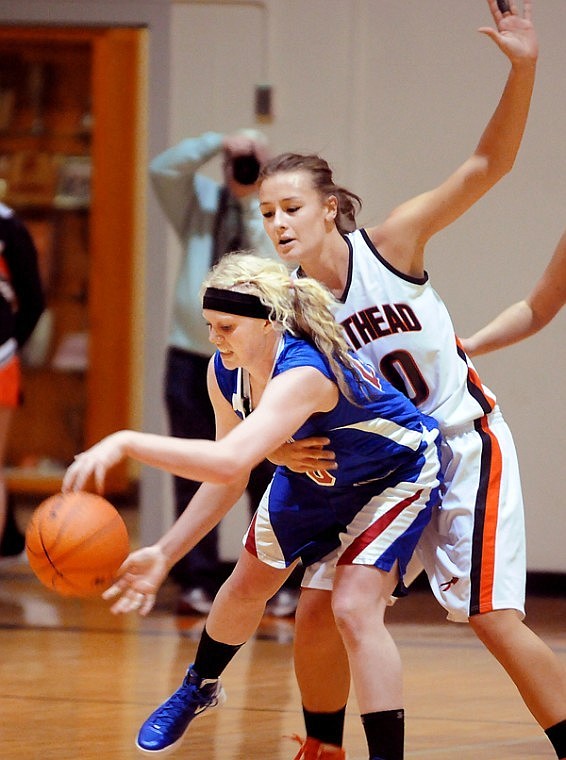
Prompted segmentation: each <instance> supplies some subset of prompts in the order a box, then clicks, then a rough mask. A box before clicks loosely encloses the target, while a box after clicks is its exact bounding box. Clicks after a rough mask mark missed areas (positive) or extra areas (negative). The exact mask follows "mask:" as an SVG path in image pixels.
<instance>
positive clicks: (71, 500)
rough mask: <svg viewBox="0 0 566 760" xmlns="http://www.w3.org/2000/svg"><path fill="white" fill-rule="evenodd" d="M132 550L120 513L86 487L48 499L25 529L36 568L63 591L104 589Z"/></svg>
mask: <svg viewBox="0 0 566 760" xmlns="http://www.w3.org/2000/svg"><path fill="white" fill-rule="evenodd" d="M128 552H129V540H128V531H127V529H126V525H125V523H124V521H123V519H122V517H121V516H120V514H119V513H118V512H117V510H116V509H115V508H114V507H113V506H112V504H110V502H109V501H107V500H106V499H104V498H103V497H102V496H98V495H96V494H93V493H87V492H86V491H76V492H72V493H58V494H55V495H54V496H50V497H49V498H48V499H45V501H42V502H41V504H40V505H39V506H38V507H37V509H36V510H35V512H34V513H33V515H32V516H31V519H30V521H29V523H28V526H27V529H26V554H27V557H28V560H29V564H30V567H31V569H32V570H33V572H34V573H35V574H36V576H37V577H38V578H39V580H40V581H41V582H42V583H43V585H44V586H47V588H50V589H52V590H53V591H56V592H57V593H58V594H62V595H64V596H81V597H88V596H96V595H98V594H101V593H102V592H103V591H104V590H105V589H107V588H108V587H109V586H110V585H111V584H112V581H113V579H114V576H115V575H116V571H117V570H118V568H119V567H120V565H121V564H122V562H123V561H124V560H125V559H126V557H127V555H128Z"/></svg>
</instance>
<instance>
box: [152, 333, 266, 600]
mask: <svg viewBox="0 0 566 760" xmlns="http://www.w3.org/2000/svg"><path fill="white" fill-rule="evenodd" d="M208 361H209V359H208V357H206V356H200V355H198V354H192V353H188V352H187V351H181V350H179V349H176V348H170V349H169V351H168V354H167V366H166V375H165V401H166V405H167V413H168V416H169V429H170V433H171V435H173V436H176V437H177V438H207V439H209V440H213V439H214V434H215V425H214V412H213V410H212V405H211V403H210V400H209V398H208V390H207V387H206V370H207V367H208ZM273 471H274V466H273V465H272V464H271V462H268V461H267V460H264V461H263V462H261V463H260V464H259V465H258V466H257V467H256V468H255V469H254V470H252V473H251V476H250V481H249V483H248V488H247V491H248V496H249V501H250V512H251V514H252V515H253V513H254V512H255V510H256V509H257V506H258V504H259V502H260V499H261V497H262V496H263V493H264V491H265V489H266V488H267V486H268V485H269V482H270V480H271V477H272V475H273ZM199 486H200V483H197V482H195V481H194V480H186V479H185V478H179V477H174V488H175V508H176V514H177V517H178V516H179V515H180V514H181V513H182V512H183V511H184V509H185V507H186V506H187V504H188V503H189V501H190V500H191V499H192V497H193V496H194V494H195V492H196V491H197V489H198V488H199ZM171 575H172V577H173V578H174V579H175V580H176V581H177V582H178V583H179V585H180V586H181V587H182V588H183V589H189V588H195V587H200V588H204V589H205V590H206V591H208V593H209V594H211V595H214V594H215V593H216V591H217V590H218V587H219V585H220V583H221V580H222V576H221V563H220V562H219V558H218V529H217V528H215V529H214V530H212V531H211V532H210V533H209V534H208V535H207V536H205V537H204V538H203V539H202V541H200V542H199V543H198V544H197V545H196V546H195V547H194V549H192V550H191V551H190V552H189V553H188V554H186V555H185V556H184V557H183V559H181V560H180V561H179V562H178V563H177V564H176V565H175V566H174V567H173V569H172V571H171Z"/></svg>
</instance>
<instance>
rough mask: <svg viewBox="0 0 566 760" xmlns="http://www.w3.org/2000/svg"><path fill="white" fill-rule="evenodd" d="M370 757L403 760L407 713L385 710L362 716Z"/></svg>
mask: <svg viewBox="0 0 566 760" xmlns="http://www.w3.org/2000/svg"><path fill="white" fill-rule="evenodd" d="M361 717H362V724H363V727H364V731H365V734H366V739H367V743H368V749H369V755H370V758H373V760H403V748H404V744H405V711H404V710H383V711H382V712H374V713H366V714H365V715H362V716H361Z"/></svg>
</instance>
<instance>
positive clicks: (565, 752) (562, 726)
mask: <svg viewBox="0 0 566 760" xmlns="http://www.w3.org/2000/svg"><path fill="white" fill-rule="evenodd" d="M544 733H545V734H546V735H547V736H548V738H549V739H550V743H551V744H552V746H553V747H554V751H555V752H556V757H559V758H561V759H562V758H564V757H566V720H561V721H560V723H556V725H554V726H551V727H550V728H547V729H546V731H545V732H544Z"/></svg>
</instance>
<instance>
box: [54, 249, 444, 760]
mask: <svg viewBox="0 0 566 760" xmlns="http://www.w3.org/2000/svg"><path fill="white" fill-rule="evenodd" d="M333 303H334V299H333V298H332V296H331V294H330V293H329V291H328V290H327V289H326V288H324V287H323V286H322V285H320V284H319V283H318V282H316V281H315V280H310V279H308V278H305V279H302V280H300V281H296V282H294V281H293V280H292V279H291V278H290V275H289V272H288V270H287V268H286V267H285V266H284V265H283V264H281V263H280V262H277V261H271V262H270V261H266V260H265V259H260V258H259V257H257V256H253V255H250V254H243V253H241V254H235V255H229V256H226V257H224V258H223V259H222V260H221V262H220V263H219V264H217V266H216V267H215V268H214V269H213V270H212V273H211V274H210V276H209V277H208V278H207V280H205V282H204V297H203V313H204V316H205V319H206V321H207V322H208V325H209V334H210V340H211V341H212V343H213V344H214V345H215V346H216V349H217V350H216V354H215V355H214V356H213V357H212V359H211V362H210V365H209V372H208V384H209V392H210V397H211V401H212V404H213V407H214V410H215V416H216V425H217V440H216V441H214V442H213V441H205V440H194V439H193V440H187V439H179V438H172V437H165V436H158V435H149V434H144V433H137V432H134V431H121V432H119V433H116V434H114V435H111V436H109V437H108V438H105V439H104V440H102V441H101V442H100V443H98V444H97V445H95V446H94V447H93V448H91V449H89V450H88V451H86V452H84V453H83V454H80V455H79V456H78V457H77V458H76V460H75V463H74V464H73V465H71V467H70V468H69V470H68V471H67V474H66V476H65V481H64V490H69V489H80V488H83V487H85V486H86V485H87V484H88V481H89V479H90V477H91V476H92V475H94V476H95V480H96V483H97V486H98V487H99V489H100V488H102V487H103V481H104V475H105V473H106V470H107V469H108V468H109V467H111V466H113V465H114V464H115V463H117V462H118V461H119V460H121V459H122V458H123V457H126V456H130V457H132V458H134V459H137V460H138V461H140V462H143V463H144V464H149V465H152V466H155V467H160V468H162V469H165V470H167V471H169V472H172V473H173V474H176V475H180V476H182V477H189V478H191V479H194V480H200V481H202V485H201V487H200V489H199V491H198V492H197V494H196V495H195V496H194V498H193V499H192V501H191V502H190V503H189V506H188V507H187V509H186V510H185V512H184V513H183V515H181V516H180V518H179V519H178V520H177V522H176V523H175V525H174V526H173V527H172V528H171V529H170V530H169V531H168V532H167V533H166V534H165V535H164V536H163V537H162V538H161V539H160V540H159V541H158V542H157V543H156V544H155V545H153V546H151V547H146V548H143V549H141V550H138V551H135V552H133V553H132V554H131V555H130V556H129V558H128V559H127V560H126V561H125V563H124V565H123V566H122V568H121V571H120V572H121V578H120V579H119V580H118V581H117V583H116V584H115V586H114V587H113V588H112V589H110V591H109V592H107V595H110V596H111V595H113V594H114V593H120V592H122V596H121V597H120V599H118V601H117V602H116V603H115V605H114V606H113V611H114V612H128V611H130V610H139V611H140V612H141V613H142V614H146V613H147V612H148V611H149V610H150V608H151V606H152V605H153V602H154V599H155V593H156V591H157V588H158V587H159V585H160V584H161V583H162V581H163V580H164V578H165V577H166V576H167V572H168V570H169V569H170V568H171V566H172V565H173V563H174V562H175V561H177V559H178V558H179V557H181V556H183V554H185V553H186V552H187V551H188V550H189V549H190V548H191V547H192V546H194V544H195V543H196V542H197V541H198V540H200V538H202V536H203V535H205V533H206V532H207V531H208V530H210V529H211V528H212V527H213V526H214V525H215V524H216V523H217V522H218V521H219V520H220V519H221V518H222V516H223V515H224V514H225V513H226V512H227V511H228V510H229V509H230V507H231V506H232V505H233V504H234V503H236V501H237V500H238V498H239V497H240V495H241V494H242V493H243V491H244V489H245V487H246V483H247V479H248V477H249V473H250V470H251V468H252V467H254V465H255V464H256V463H257V462H259V461H260V460H261V459H263V458H264V457H265V456H266V455H267V454H269V453H270V452H271V451H273V450H275V449H276V448H278V447H279V446H281V445H282V444H283V443H284V442H285V441H287V440H289V439H290V438H295V439H301V438H304V437H312V436H316V437H320V436H324V437H327V438H328V439H329V440H330V442H331V445H332V447H333V450H334V452H335V454H336V463H337V465H338V467H337V468H335V469H333V470H332V472H329V471H326V470H324V469H319V470H316V471H311V472H308V473H297V472H293V471H291V470H289V469H287V468H286V467H283V466H282V467H278V468H277V469H276V472H275V475H274V477H273V480H272V483H271V485H270V487H269V488H268V490H267V491H266V494H265V495H264V497H263V499H262V501H261V503H260V506H259V508H258V510H257V512H256V514H255V516H254V518H253V520H252V523H251V525H250V527H249V529H248V532H247V535H246V537H245V539H244V549H243V550H242V553H241V556H240V558H239V560H238V562H237V565H236V568H235V570H234V572H233V573H232V575H231V576H230V578H229V579H228V580H227V581H226V583H225V584H224V585H223V586H222V588H221V589H220V591H219V592H218V595H217V596H216V598H215V600H214V602H213V605H212V610H211V612H210V615H209V617H208V619H207V622H206V626H205V630H204V632H203V635H202V638H201V641H200V643H199V647H198V651H197V654H196V659H195V662H194V664H193V665H192V666H191V667H189V670H188V672H187V675H186V677H185V680H184V681H183V684H182V685H181V687H180V688H179V689H178V690H177V691H176V692H175V693H174V694H173V695H172V696H171V697H170V698H169V699H168V700H167V701H166V702H165V703H164V704H163V705H161V706H160V707H158V708H157V710H156V711H155V712H153V713H152V715H151V716H150V717H149V718H148V719H147V721H146V722H145V723H144V724H143V725H142V727H141V729H140V732H139V734H138V739H137V745H138V748H139V749H140V750H142V751H144V752H147V753H150V754H151V753H160V752H163V751H165V750H167V749H171V748H172V747H173V746H175V745H176V744H177V743H178V742H180V741H181V739H182V736H183V733H184V732H185V730H186V728H187V726H188V725H189V723H190V721H191V720H192V719H193V718H194V717H195V716H196V715H200V714H202V713H203V712H204V711H205V710H208V709H210V708H212V707H215V706H216V705H218V704H219V703H221V702H222V701H223V699H224V694H223V691H222V687H221V685H220V681H219V676H220V674H221V673H222V671H223V670H224V668H225V667H226V665H227V664H228V663H229V661H230V660H231V659H232V657H233V656H234V655H235V654H236V652H237V651H238V649H239V648H240V646H241V645H242V644H243V643H244V642H245V641H247V639H248V638H249V637H250V636H251V635H252V634H253V633H254V631H255V629H256V628H257V626H258V624H259V622H260V620H261V617H262V615H263V611H264V608H265V604H266V602H267V600H268V599H270V598H271V597H272V596H273V594H274V593H275V592H276V591H277V590H278V588H279V587H280V586H281V585H282V583H284V581H285V580H286V578H287V577H288V576H289V574H290V572H291V571H292V569H293V568H294V567H295V565H296V563H297V562H299V561H302V562H303V564H304V565H306V566H308V565H311V564H313V563H316V562H318V561H320V560H321V559H322V558H323V557H324V559H325V572H326V577H328V578H332V580H333V593H332V607H333V614H334V616H335V619H336V623H337V625H338V628H339V630H340V635H341V637H342V639H343V641H344V646H345V648H346V650H347V651H348V653H349V656H350V662H351V667H352V674H353V681H354V685H355V689H356V694H357V699H358V703H359V707H360V711H361V713H362V718H363V716H364V715H366V714H368V715H369V714H374V713H379V714H381V715H384V716H385V715H387V716H390V720H389V721H388V729H387V730H386V731H381V730H380V731H376V730H375V727H374V725H373V724H369V725H368V726H366V727H365V730H366V735H367V741H368V750H369V756H370V758H372V759H375V760H380V759H383V760H399V758H402V757H403V744H404V725H403V721H402V719H401V718H402V714H403V696H402V679H401V663H400V658H399V653H398V651H397V648H396V646H395V643H394V642H393V639H392V638H391V636H390V634H389V633H388V631H387V629H386V627H385V624H384V612H385V609H386V605H387V601H388V599H389V596H390V594H391V592H392V591H393V589H394V587H395V586H396V584H397V582H398V581H399V580H402V578H403V575H404V572H405V568H406V566H407V562H408V560H409V558H410V557H411V555H412V553H413V550H414V547H415V545H416V543H417V541H418V539H419V537H420V536H421V534H422V531H423V529H424V527H425V526H426V525H427V523H428V522H429V520H430V517H431V514H432V510H433V508H434V506H435V504H436V503H437V500H438V491H439V484H440V461H439V451H438V448H439V446H438V444H439V441H438V438H439V433H438V426H437V424H436V422H435V421H434V420H433V419H432V418H430V417H427V416H426V415H424V414H422V413H421V412H419V411H418V410H417V408H416V407H415V406H414V405H413V404H412V402H411V401H409V399H408V398H406V396H404V395H403V394H402V393H400V392H399V391H397V390H396V389H395V388H394V387H393V386H391V385H390V384H389V383H387V382H386V381H384V380H379V379H378V378H377V377H376V376H375V374H374V372H373V371H372V370H370V369H369V368H368V367H366V366H365V365H364V364H362V363H361V362H360V361H359V360H358V359H356V358H355V357H354V355H353V354H352V353H351V352H350V349H349V347H348V344H347V343H346V340H345V338H344V335H343V331H342V329H341V328H340V326H339V325H338V323H337V322H336V321H335V320H334V318H333V315H332V311H331V307H332V305H333ZM340 756H342V757H343V756H344V755H343V753H341V755H339V757H340Z"/></svg>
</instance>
